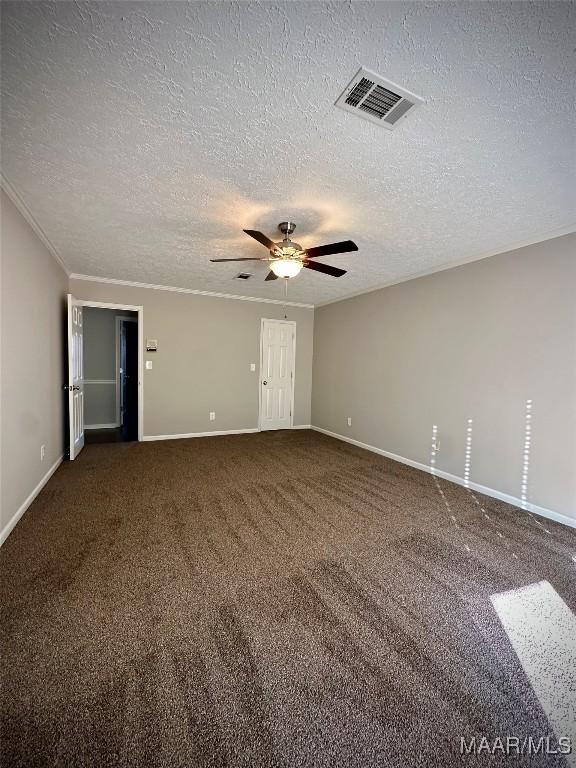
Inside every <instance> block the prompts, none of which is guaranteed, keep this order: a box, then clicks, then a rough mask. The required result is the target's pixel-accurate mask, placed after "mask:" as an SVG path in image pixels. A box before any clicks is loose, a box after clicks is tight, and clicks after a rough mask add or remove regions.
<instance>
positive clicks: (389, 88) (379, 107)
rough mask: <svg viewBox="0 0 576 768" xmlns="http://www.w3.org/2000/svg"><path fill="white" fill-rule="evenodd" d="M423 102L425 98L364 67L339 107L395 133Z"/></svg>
mask: <svg viewBox="0 0 576 768" xmlns="http://www.w3.org/2000/svg"><path fill="white" fill-rule="evenodd" d="M423 102H424V99H423V98H422V97H420V96H416V94H415V93H410V91H407V90H406V89H405V88H400V86H398V85H396V84H395V83H392V82H390V80H385V79H384V78H383V77H380V75H377V74H376V73H375V72H371V71H370V70H369V69H366V68H365V67H361V68H360V69H359V70H358V72H357V73H356V75H355V76H354V78H353V79H352V81H351V82H350V83H349V84H348V85H347V86H346V89H345V90H344V93H343V94H342V95H341V96H340V98H339V99H338V101H337V102H336V106H337V107H340V109H345V110H346V111H347V112H353V113H354V114H355V115H358V117H363V118H365V119H366V120H370V121H371V122H372V123H376V124H377V125H382V126H384V128H388V130H389V131H391V130H392V129H393V128H394V127H395V126H396V124H397V123H398V122H399V121H400V120H401V119H403V118H405V117H406V116H407V114H408V113H409V112H412V111H413V110H414V109H415V108H416V107H417V106H419V105H420V104H422V103H423Z"/></svg>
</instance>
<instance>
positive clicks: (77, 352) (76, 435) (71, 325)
mask: <svg viewBox="0 0 576 768" xmlns="http://www.w3.org/2000/svg"><path fill="white" fill-rule="evenodd" d="M82 345H83V338H82V306H81V305H80V304H78V303H77V302H76V300H75V299H74V297H73V296H72V295H71V294H70V293H69V294H68V387H67V389H68V423H69V425H70V460H74V459H75V458H76V456H78V454H79V453H80V451H81V450H82V448H84V354H83V346H82Z"/></svg>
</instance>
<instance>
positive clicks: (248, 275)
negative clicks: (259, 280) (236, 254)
mask: <svg viewBox="0 0 576 768" xmlns="http://www.w3.org/2000/svg"><path fill="white" fill-rule="evenodd" d="M251 277H252V273H251V272H239V273H238V274H237V275H236V278H235V279H236V280H249V279H250V278H251Z"/></svg>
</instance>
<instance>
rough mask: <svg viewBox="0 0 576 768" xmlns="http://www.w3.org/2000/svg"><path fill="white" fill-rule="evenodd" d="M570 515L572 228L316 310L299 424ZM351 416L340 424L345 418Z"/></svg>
mask: <svg viewBox="0 0 576 768" xmlns="http://www.w3.org/2000/svg"><path fill="white" fill-rule="evenodd" d="M527 399H532V400H533V422H532V424H533V426H532V442H531V457H530V468H529V484H528V501H529V502H532V503H534V504H537V505H539V506H543V507H546V508H548V509H551V510H553V511H555V512H558V513H560V514H564V515H567V516H571V517H574V518H576V235H567V236H565V237H561V238H557V239H554V240H548V241H546V242H544V243H539V244H537V245H532V246H528V247H526V248H521V249H519V250H516V251H510V252H508V253H505V254H500V255H498V256H494V257H492V258H488V259H484V260H482V261H477V262H474V263H471V264H467V265H465V266H462V267H457V268H454V269H449V270H446V271H444V272H438V273H436V274H434V275H431V276H428V277H423V278H420V279H417V280H411V281H409V282H406V283H402V284H400V285H395V286H392V287H390V288H385V289H383V290H379V291H375V292H373V293H368V294H365V295H363V296H358V297H356V298H353V299H348V300H346V301H341V302H338V303H335V304H330V305H328V306H325V307H321V308H318V309H317V310H316V312H315V332H314V375H313V396H312V423H313V424H314V425H315V426H318V427H322V428H324V429H327V430H330V431H332V432H336V433H338V434H343V435H346V436H348V437H351V438H353V439H356V440H359V441H361V442H364V443H367V444H369V445H372V446H375V447H377V448H380V449H383V450H386V451H389V452H391V453H395V454H397V455H400V456H402V457H404V458H407V459H411V460H413V461H418V462H421V463H423V464H428V463H429V458H430V443H431V430H432V424H437V425H438V429H439V434H438V436H439V438H440V440H441V450H440V453H439V454H438V457H437V467H438V468H439V469H441V470H444V471H446V472H450V473H452V474H454V475H457V476H459V477H462V476H463V474H464V452H465V435H466V421H467V419H469V418H472V419H473V443H472V462H471V475H470V479H471V481H473V482H477V483H480V484H482V485H485V486H487V487H489V488H492V489H495V490H497V491H501V492H504V493H507V494H510V495H512V496H515V497H517V498H520V497H521V477H522V460H523V457H522V453H523V447H524V432H525V403H526V400H527ZM348 416H350V417H352V427H348V426H347V422H346V419H347V417H348Z"/></svg>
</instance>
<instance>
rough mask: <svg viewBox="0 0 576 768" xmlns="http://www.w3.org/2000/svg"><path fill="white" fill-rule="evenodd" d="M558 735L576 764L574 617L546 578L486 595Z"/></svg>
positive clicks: (575, 625) (575, 641) (575, 634)
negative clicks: (569, 747) (568, 743)
mask: <svg viewBox="0 0 576 768" xmlns="http://www.w3.org/2000/svg"><path fill="white" fill-rule="evenodd" d="M490 600H491V601H492V605H493V606H494V609H495V611H496V613H497V614H498V618H499V619H500V622H501V624H502V626H503V627H504V630H505V631H506V634H507V635H508V639H509V640H510V643H511V645H512V647H513V649H514V651H515V653H516V655H517V656H518V660H519V661H520V664H521V665H522V668H523V669H524V672H525V673H526V676H527V677H528V680H529V681H530V685H531V686H532V688H533V690H534V693H535V694H536V696H537V698H538V701H539V702H540V705H541V707H542V709H543V710H544V713H545V714H546V716H547V718H548V721H549V723H550V725H551V727H552V728H553V730H554V733H555V734H556V737H557V738H560V737H569V738H570V739H571V742H572V749H573V753H572V755H566V758H567V760H568V763H569V764H570V765H571V766H574V767H575V768H576V617H575V616H574V614H573V613H572V611H571V610H570V608H569V607H568V606H567V605H566V603H565V602H564V600H562V598H561V597H560V595H559V594H558V593H557V592H556V590H555V589H554V587H553V586H552V585H551V584H550V583H549V582H547V581H540V582H538V583H535V584H529V585H528V586H526V587H521V588H520V589H512V590H510V591H509V592H500V593H497V594H495V595H492V596H491V597H490Z"/></svg>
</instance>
